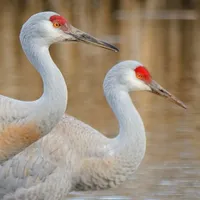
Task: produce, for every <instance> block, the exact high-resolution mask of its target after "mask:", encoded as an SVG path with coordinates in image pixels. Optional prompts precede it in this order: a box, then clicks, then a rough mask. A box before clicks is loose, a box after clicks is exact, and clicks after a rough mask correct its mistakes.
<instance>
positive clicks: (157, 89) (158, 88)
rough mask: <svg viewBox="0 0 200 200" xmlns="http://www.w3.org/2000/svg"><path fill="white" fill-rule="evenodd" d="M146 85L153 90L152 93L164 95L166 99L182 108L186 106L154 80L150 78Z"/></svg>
mask: <svg viewBox="0 0 200 200" xmlns="http://www.w3.org/2000/svg"><path fill="white" fill-rule="evenodd" d="M148 86H149V87H150V88H151V92H153V93H154V94H157V95H160V96H163V97H166V98H167V99H169V100H171V101H173V102H174V103H176V104H177V105H179V106H181V107H183V108H185V109H186V108H187V107H186V105H185V104H184V103H183V102H182V101H180V100H179V99H177V98H176V97H175V96H173V95H172V94H170V93H169V92H168V91H167V90H165V89H164V88H163V87H161V86H160V85H159V84H158V83H156V82H155V81H154V80H152V81H151V82H150V83H149V84H148Z"/></svg>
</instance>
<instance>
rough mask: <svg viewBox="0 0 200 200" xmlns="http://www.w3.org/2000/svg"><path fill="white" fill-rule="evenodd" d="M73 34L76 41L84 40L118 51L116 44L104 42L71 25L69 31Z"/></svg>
mask: <svg viewBox="0 0 200 200" xmlns="http://www.w3.org/2000/svg"><path fill="white" fill-rule="evenodd" d="M69 34H70V35H71V36H73V37H74V39H75V40H74V41H81V42H84V43H87V44H92V45H96V46H99V47H101V48H104V49H108V50H112V51H115V52H118V51H119V49H118V48H116V47H115V46H113V45H111V44H109V43H107V42H104V41H102V40H99V39H97V38H95V37H93V36H91V35H89V34H87V33H85V32H83V31H81V30H79V29H77V28H74V27H72V26H71V31H70V33H69Z"/></svg>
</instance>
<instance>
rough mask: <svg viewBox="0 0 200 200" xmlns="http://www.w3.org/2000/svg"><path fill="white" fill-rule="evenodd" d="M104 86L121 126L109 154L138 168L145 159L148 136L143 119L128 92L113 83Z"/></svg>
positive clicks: (111, 144)
mask: <svg viewBox="0 0 200 200" xmlns="http://www.w3.org/2000/svg"><path fill="white" fill-rule="evenodd" d="M109 84H110V86H111V85H112V86H111V87H109V85H107V84H106V83H105V84H104V86H105V87H104V93H105V96H106V99H107V101H108V103H109V105H110V107H111V108H112V110H113V112H114V114H115V116H116V118H117V120H118V124H119V134H118V136H117V137H116V138H114V139H111V140H110V141H111V142H110V144H109V145H108V149H107V150H108V151H107V152H108V154H109V155H113V156H115V157H117V159H118V160H121V161H122V160H123V161H124V162H133V164H134V165H135V166H136V165H137V164H139V163H140V162H141V160H142V159H143V157H144V153H145V149H146V136H145V129H144V125H143V122H142V119H141V117H140V115H139V113H138V112H137V110H136V109H135V107H134V105H133V103H132V101H131V98H130V96H129V94H128V92H127V91H125V90H123V89H122V88H120V87H118V86H117V84H114V83H112V82H110V83H109Z"/></svg>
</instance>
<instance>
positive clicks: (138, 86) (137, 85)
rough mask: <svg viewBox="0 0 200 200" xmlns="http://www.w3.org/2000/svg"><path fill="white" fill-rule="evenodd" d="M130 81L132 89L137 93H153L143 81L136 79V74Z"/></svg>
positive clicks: (130, 77) (133, 74)
mask: <svg viewBox="0 0 200 200" xmlns="http://www.w3.org/2000/svg"><path fill="white" fill-rule="evenodd" d="M129 81H130V82H131V86H132V87H131V89H132V90H135V91H139V90H146V91H151V88H150V87H149V86H148V85H147V84H146V83H145V82H144V81H142V80H140V79H138V78H137V77H136V74H135V72H133V73H132V75H131V76H129Z"/></svg>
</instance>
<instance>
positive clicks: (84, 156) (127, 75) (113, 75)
mask: <svg viewBox="0 0 200 200" xmlns="http://www.w3.org/2000/svg"><path fill="white" fill-rule="evenodd" d="M103 89H104V94H105V97H106V99H107V102H108V104H109V105H110V107H111V108H112V110H113V112H114V114H115V116H116V118H117V120H118V124H119V134H118V136H117V137H115V138H112V139H111V138H107V137H105V136H104V135H103V134H101V133H99V132H98V131H97V130H95V129H93V128H92V127H90V126H88V125H87V124H85V123H83V122H81V121H79V120H77V119H75V118H73V117H71V116H68V115H65V116H64V117H63V118H62V120H61V121H60V122H59V123H58V125H57V126H56V127H55V129H53V130H52V131H51V132H50V133H49V134H48V135H46V136H44V137H43V138H42V139H40V140H39V141H37V142H36V143H34V144H33V145H32V146H30V147H28V148H27V149H26V150H24V151H23V152H21V153H20V154H18V155H16V156H15V157H14V158H12V159H11V160H9V161H7V162H6V163H4V165H3V166H2V167H1V168H0V188H1V189H0V197H1V198H3V200H9V199H26V200H39V199H45V200H47V199H48V200H54V199H57V200H60V199H64V197H65V196H66V195H67V194H68V192H70V191H73V190H79V191H80V190H98V189H106V188H111V187H116V186H118V185H119V184H121V183H122V182H124V181H125V180H127V178H128V177H130V176H131V175H132V174H133V173H134V172H135V170H136V169H137V168H138V166H139V164H140V163H141V161H142V159H143V157H144V154H145V149H146V136H145V129H144V125H143V121H142V119H141V117H140V115H139V113H138V112H137V110H136V108H135V107H134V105H133V103H132V101H131V98H130V96H129V92H131V91H139V90H144V91H149V92H152V93H155V94H158V95H161V96H164V97H166V98H168V99H170V100H172V101H174V102H175V103H177V104H178V105H180V106H182V107H183V108H186V106H185V105H184V104H183V103H182V102H181V101H179V100H178V99H177V98H175V97H174V96H173V95H171V94H170V93H169V92H168V91H166V90H165V89H164V88H163V87H161V86H160V85H159V84H158V83H156V82H155V81H154V80H153V79H152V77H151V75H150V73H149V72H148V70H147V69H146V68H145V67H144V66H143V65H142V64H141V63H139V62H137V61H123V62H120V63H118V64H117V65H116V66H114V67H113V68H112V69H111V70H110V71H109V72H108V73H107V75H106V77H105V80H104V84H103ZM5 194H6V195H5ZM4 195H5V196H4Z"/></svg>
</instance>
